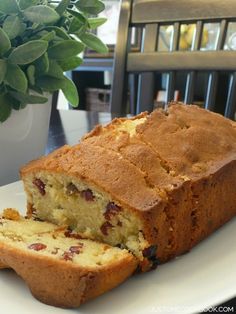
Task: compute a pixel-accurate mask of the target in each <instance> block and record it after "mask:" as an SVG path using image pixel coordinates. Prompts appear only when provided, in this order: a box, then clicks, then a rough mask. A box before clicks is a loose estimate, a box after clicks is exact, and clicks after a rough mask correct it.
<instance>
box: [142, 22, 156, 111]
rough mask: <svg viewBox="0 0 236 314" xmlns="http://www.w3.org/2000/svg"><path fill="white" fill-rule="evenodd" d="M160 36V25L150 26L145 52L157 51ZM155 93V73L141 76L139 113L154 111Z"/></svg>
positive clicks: (145, 40) (148, 27)
mask: <svg viewBox="0 0 236 314" xmlns="http://www.w3.org/2000/svg"><path fill="white" fill-rule="evenodd" d="M158 34H159V25H158V24H149V25H147V26H146V28H145V35H144V42H143V47H142V50H143V52H144V53H145V52H152V51H155V50H156V47H157V39H158ZM153 92H154V73H144V74H141V75H140V76H139V81H138V98H137V113H138V112H142V111H145V110H148V111H151V110H152V109H153Z"/></svg>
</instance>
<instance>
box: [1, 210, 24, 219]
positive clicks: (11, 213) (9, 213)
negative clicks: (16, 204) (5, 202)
mask: <svg viewBox="0 0 236 314" xmlns="http://www.w3.org/2000/svg"><path fill="white" fill-rule="evenodd" d="M2 217H3V218H5V219H9V220H20V214H19V212H18V210H17V209H15V208H5V209H4V210H3V214H2Z"/></svg>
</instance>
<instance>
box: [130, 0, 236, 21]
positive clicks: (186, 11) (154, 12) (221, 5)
mask: <svg viewBox="0 0 236 314" xmlns="http://www.w3.org/2000/svg"><path fill="white" fill-rule="evenodd" d="M235 12H236V1H235V0H224V1H222V0H207V1H206V0H198V1H196V0H165V1H163V0H159V1H158V0H156V1H153V0H134V1H133V13H132V23H153V22H155V23H163V22H167V21H168V22H169V24H171V23H173V22H176V21H179V22H181V21H189V22H191V21H196V20H204V21H211V19H214V20H215V19H216V17H218V19H219V20H220V19H224V18H235Z"/></svg>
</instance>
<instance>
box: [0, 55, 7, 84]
mask: <svg viewBox="0 0 236 314" xmlns="http://www.w3.org/2000/svg"><path fill="white" fill-rule="evenodd" d="M6 72H7V65H6V61H5V60H0V84H1V83H2V81H3V80H4V78H5V75H6Z"/></svg>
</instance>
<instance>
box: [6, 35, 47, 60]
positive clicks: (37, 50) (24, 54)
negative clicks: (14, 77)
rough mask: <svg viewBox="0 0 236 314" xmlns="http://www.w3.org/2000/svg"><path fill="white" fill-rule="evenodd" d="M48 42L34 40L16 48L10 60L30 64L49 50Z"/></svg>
mask: <svg viewBox="0 0 236 314" xmlns="http://www.w3.org/2000/svg"><path fill="white" fill-rule="evenodd" d="M47 48H48V43H47V42H46V41H45V40H32V41H28V42H27V43H26V44H23V45H21V46H18V47H17V48H15V49H14V50H13V51H12V52H11V54H10V56H9V61H10V62H11V63H14V64H22V65H23V64H29V63H31V62H33V61H34V60H36V59H38V58H39V57H41V56H42V55H43V54H44V53H45V52H46V50H47Z"/></svg>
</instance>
